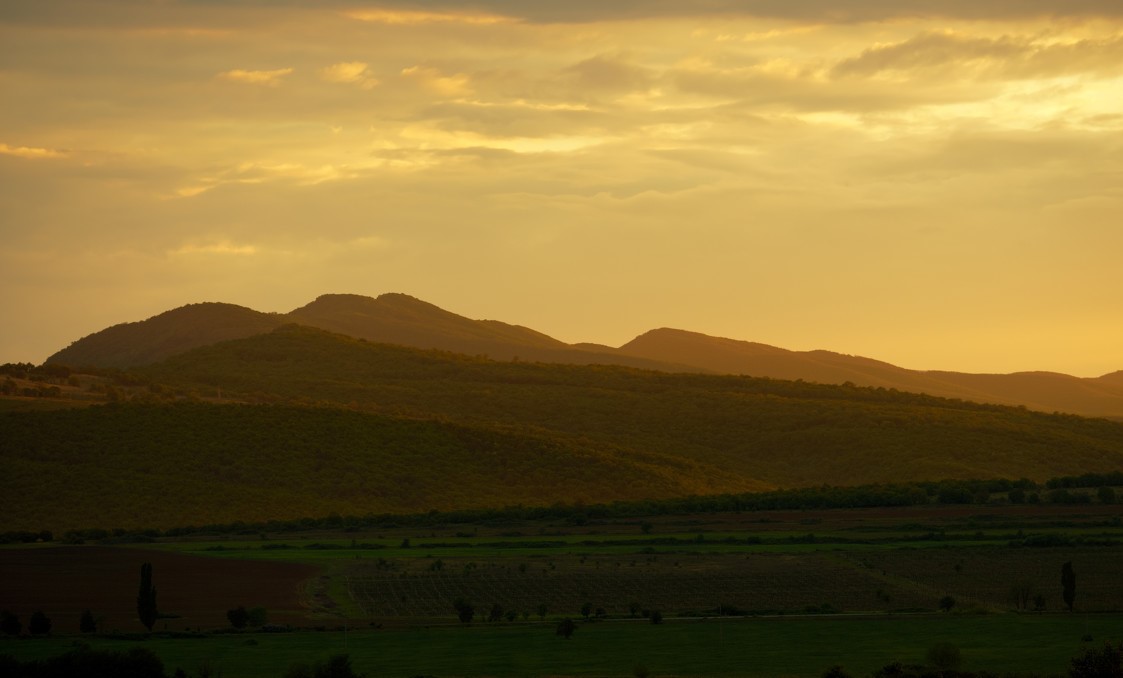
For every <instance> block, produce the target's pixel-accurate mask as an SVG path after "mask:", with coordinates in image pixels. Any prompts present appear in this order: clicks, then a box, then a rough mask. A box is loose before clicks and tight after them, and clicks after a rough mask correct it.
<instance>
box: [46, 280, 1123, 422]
mask: <svg viewBox="0 0 1123 678" xmlns="http://www.w3.org/2000/svg"><path fill="white" fill-rule="evenodd" d="M289 324H297V325H304V326H308V327H313V328H317V329H322V330H326V331H329V332H334V333H338V334H343V335H347V336H350V337H354V338H358V339H363V340H366V341H371V342H379V343H387V344H397V345H402V346H410V347H414V348H423V349H438V350H442V351H449V352H453V353H461V354H467V355H481V356H487V357H488V358H491V359H492V360H522V361H530V362H542V363H560V364H576V365H589V364H599V365H622V366H627V367H636V368H641V369H649V370H657V371H662V372H696V373H710V374H735V375H749V376H755V377H768V378H772V379H785V380H803V381H807V382H816V383H823V384H846V383H850V384H854V385H857V386H868V387H877V388H885V389H897V390H900V391H906V392H912V393H925V394H929V395H936V396H941V397H946V398H958V399H962V400H969V401H974V402H982V403H995V404H1004V405H1020V406H1024V407H1026V408H1029V409H1033V410H1039V411H1044V412H1064V413H1070V414H1079V415H1082V416H1093V417H1107V418H1112V419H1123V371H1119V372H1114V373H1112V374H1108V375H1104V376H1102V377H1098V378H1080V377H1074V376H1070V375H1065V374H1058V373H1053V372H1019V373H1014V374H969V373H961V372H943V371H920V370H910V369H906V368H902V367H898V366H896V365H892V364H889V363H886V362H882V361H878V360H874V359H870V358H865V357H860V356H852V355H844V354H840V353H834V352H831V351H825V350H815V351H790V350H787V349H783V348H778V347H775V346H769V345H766V344H760V343H754V342H749V341H740V340H735V339H726V338H720V337H712V336H708V335H705V334H699V333H696V332H689V331H685V330H679V329H670V328H660V329H655V330H651V331H649V332H647V333H645V334H642V335H640V336H638V337H636V338H635V339H633V340H632V341H630V342H628V343H626V344H624V345H623V346H620V347H611V346H604V345H600V344H592V343H580V344H566V343H564V342H562V341H559V340H557V339H554V338H552V337H549V336H547V335H545V334H543V333H541V332H537V331H535V330H533V329H530V328H526V327H522V326H519V325H512V324H508V323H504V322H499V321H496V320H472V319H469V318H466V317H463V316H460V315H457V314H455V313H451V312H449V311H446V310H444V309H441V308H439V307H437V306H435V305H433V304H430V303H427V302H424V301H421V300H419V299H415V298H413V297H411V296H408V295H405V294H396V293H392V294H383V295H381V296H379V297H377V298H371V297H365V296H360V295H353V294H328V295H323V296H320V297H319V298H317V299H316V300H315V301H313V302H311V303H309V304H307V305H305V306H302V307H300V308H297V309H295V310H293V311H291V312H289V313H283V314H282V313H262V312H259V311H255V310H253V309H250V308H245V307H242V306H236V305H233V304H225V303H213V302H212V303H201V304H191V305H187V306H183V307H180V308H176V309H173V310H170V311H167V312H164V313H161V314H159V315H157V316H154V317H152V318H149V319H147V320H143V321H140V322H132V323H124V324H120V325H114V326H112V327H109V328H106V329H104V330H102V331H100V332H96V333H94V334H91V335H89V336H87V337H84V338H82V339H79V340H77V341H75V342H74V343H72V344H71V345H70V346H68V347H66V348H64V349H63V350H61V351H59V352H57V353H55V354H54V355H52V356H51V357H50V358H48V359H47V362H48V363H58V364H64V365H69V366H72V367H82V366H92V367H118V368H125V367H137V366H143V365H150V364H153V363H157V362H160V361H162V360H164V359H166V358H169V357H171V356H174V355H178V354H182V353H185V352H187V351H190V350H191V349H195V348H199V347H203V346H210V345H213V344H217V343H219V342H223V341H229V340H232V339H241V338H246V337H252V336H256V335H260V334H265V333H268V332H271V331H273V330H275V329H277V328H278V327H281V326H283V325H289Z"/></svg>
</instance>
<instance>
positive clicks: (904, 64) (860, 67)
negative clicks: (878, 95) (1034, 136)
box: [831, 31, 1123, 78]
mask: <svg viewBox="0 0 1123 678" xmlns="http://www.w3.org/2000/svg"><path fill="white" fill-rule="evenodd" d="M1121 64H1123V37H1115V38H1108V39H1099V40H1089V39H1084V40H1074V41H1067V42H1061V41H1056V40H1055V39H1051V40H1046V39H1045V38H1043V37H1041V36H1013V37H1012V36H1008V35H1007V36H1002V37H998V38H988V37H979V36H972V35H963V34H959V33H955V32H952V31H938V32H925V33H921V34H919V35H916V36H914V37H912V38H909V39H907V40H903V41H900V42H894V43H890V44H885V45H876V46H874V47H870V48H868V49H866V50H864V51H862V53H861V54H859V55H858V56H856V57H852V58H850V59H846V60H844V61H841V62H839V63H838V64H837V65H836V66H835V67H834V68H833V69H832V72H831V73H832V75H834V76H836V77H839V76H840V77H869V76H875V75H879V74H882V73H892V72H896V73H904V72H908V71H918V70H936V69H940V70H943V69H949V68H955V69H963V68H964V67H968V66H969V67H971V68H972V71H971V75H972V76H973V77H978V76H987V77H996V78H997V77H1004V78H1034V77H1047V76H1054V75H1061V74H1066V73H1089V72H1098V73H1105V74H1111V75H1119V74H1121V73H1123V67H1121Z"/></svg>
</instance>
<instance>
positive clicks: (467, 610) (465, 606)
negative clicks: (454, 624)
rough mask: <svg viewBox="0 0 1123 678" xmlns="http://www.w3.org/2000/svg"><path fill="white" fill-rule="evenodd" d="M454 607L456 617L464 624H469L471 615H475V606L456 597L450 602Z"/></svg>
mask: <svg viewBox="0 0 1123 678" xmlns="http://www.w3.org/2000/svg"><path fill="white" fill-rule="evenodd" d="M452 606H453V607H454V608H456V617H457V619H459V620H460V621H461V623H464V624H471V623H472V617H475V616H476V608H475V607H473V606H472V604H471V603H469V602H468V601H466V600H464V599H463V598H457V599H456V602H454V603H453V604H452Z"/></svg>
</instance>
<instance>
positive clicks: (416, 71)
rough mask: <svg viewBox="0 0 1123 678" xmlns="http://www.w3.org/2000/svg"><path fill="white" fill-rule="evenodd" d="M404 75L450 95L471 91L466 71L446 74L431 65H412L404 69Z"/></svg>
mask: <svg viewBox="0 0 1123 678" xmlns="http://www.w3.org/2000/svg"><path fill="white" fill-rule="evenodd" d="M402 77H403V78H406V79H409V80H413V81H415V82H417V83H420V84H421V85H422V86H423V87H425V88H427V89H429V90H432V91H434V92H436V93H437V94H441V95H444V96H448V97H456V96H464V95H466V94H469V93H471V91H472V90H471V87H470V86H469V83H470V78H469V77H468V76H467V75H466V74H464V73H456V74H453V75H444V74H443V73H441V71H440V70H438V69H436V68H432V67H429V66H410V67H409V68H403V69H402Z"/></svg>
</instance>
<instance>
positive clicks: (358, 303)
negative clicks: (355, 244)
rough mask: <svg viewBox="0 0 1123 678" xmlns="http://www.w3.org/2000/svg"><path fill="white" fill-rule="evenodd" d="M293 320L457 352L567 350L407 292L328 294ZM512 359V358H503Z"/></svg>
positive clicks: (522, 330)
mask: <svg viewBox="0 0 1123 678" xmlns="http://www.w3.org/2000/svg"><path fill="white" fill-rule="evenodd" d="M288 317H289V319H290V321H291V322H295V323H298V324H301V325H308V326H309V327H318V328H320V329H324V330H328V331H329V332H338V333H339V334H346V335H348V336H351V337H357V338H360V339H367V340H368V341H378V342H382V343H387V344H402V345H403V346H415V347H417V348H437V349H441V350H447V351H456V352H458V353H469V354H471V353H473V350H472V349H478V350H477V351H476V352H480V353H488V352H489V351H499V352H506V351H512V350H515V349H517V348H518V347H523V346H525V347H528V348H547V349H566V348H568V346H567V345H566V344H564V343H562V342H560V341H558V340H557V339H553V338H551V337H548V336H546V335H545V334H542V333H540V332H535V331H534V330H531V329H527V328H525V327H520V326H518V325H508V324H507V323H502V322H498V321H495V320H470V319H468V318H465V317H463V316H460V315H456V314H455V313H450V312H448V311H446V310H444V309H442V308H439V307H437V306H434V305H433V304H430V303H427V302H424V301H421V300H420V299H415V298H414V297H411V296H409V295H406V294H383V295H381V296H379V297H378V298H375V299H372V298H371V297H364V296H360V295H356V294H325V295H323V296H321V297H319V298H317V299H316V300H315V301H313V302H312V303H310V304H308V305H307V306H302V307H300V308H298V309H296V310H295V311H292V312H291V313H289V314H288ZM499 357H509V356H499Z"/></svg>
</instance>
